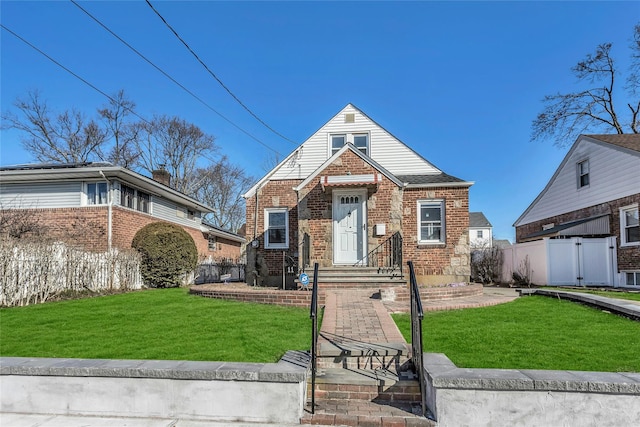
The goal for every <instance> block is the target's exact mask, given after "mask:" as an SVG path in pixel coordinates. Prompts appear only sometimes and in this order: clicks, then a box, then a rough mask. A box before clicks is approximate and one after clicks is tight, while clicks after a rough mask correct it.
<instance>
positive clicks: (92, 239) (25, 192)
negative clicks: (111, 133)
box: [0, 163, 244, 259]
mask: <svg viewBox="0 0 640 427" xmlns="http://www.w3.org/2000/svg"><path fill="white" fill-rule="evenodd" d="M153 175H154V177H153V179H151V178H148V177H146V176H143V175H140V174H138V173H136V172H133V171H130V170H128V169H125V168H122V167H119V166H113V165H111V164H110V163H75V164H30V165H17V166H7V167H0V209H1V210H3V211H6V212H8V211H9V210H10V211H11V212H13V213H16V212H23V213H24V215H25V217H26V218H28V219H29V221H30V222H31V223H32V224H35V225H37V227H38V228H39V232H40V234H41V235H43V236H44V237H45V238H47V239H56V240H63V241H66V242H72V243H74V244H78V245H80V246H82V247H84V248H85V249H88V250H91V251H96V252H101V251H106V250H107V249H109V248H112V247H113V248H131V242H132V240H133V237H134V236H135V234H136V233H137V232H138V230H140V229H141V228H142V227H144V226H145V225H147V224H149V223H152V222H156V221H165V222H171V223H174V224H177V225H179V226H181V227H182V228H183V229H184V230H185V231H187V232H188V233H189V234H190V235H191V237H193V240H194V241H195V243H196V246H197V248H198V253H199V255H200V257H201V258H204V257H212V258H218V257H226V258H234V259H237V258H238V257H239V256H240V248H241V246H242V244H243V243H244V238H242V237H240V236H238V235H235V234H233V233H229V232H226V231H222V230H220V229H218V228H216V227H213V226H211V225H208V224H205V223H203V222H202V218H203V216H204V215H205V214H207V213H209V212H211V208H210V207H208V206H206V205H204V204H202V203H200V202H198V201H197V200H194V199H192V198H191V197H188V196H186V195H184V194H182V193H180V192H178V191H176V190H174V189H172V188H170V187H169V186H168V184H169V178H170V176H169V173H168V172H167V171H165V170H158V171H155V172H154V174H153ZM5 216H6V215H5Z"/></svg>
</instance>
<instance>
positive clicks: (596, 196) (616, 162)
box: [516, 140, 640, 225]
mask: <svg viewBox="0 0 640 427" xmlns="http://www.w3.org/2000/svg"><path fill="white" fill-rule="evenodd" d="M585 159H589V186H588V187H583V188H580V189H578V186H577V175H576V164H577V163H578V162H580V161H582V160H585ZM638 193H640V156H637V155H632V154H628V153H626V152H624V151H621V150H618V149H615V148H611V147H609V146H605V145H600V144H595V143H593V142H590V141H587V140H582V141H581V142H580V143H579V144H578V145H577V146H576V147H575V149H574V150H573V152H572V153H571V154H570V155H569V156H568V157H567V159H566V161H565V162H564V163H563V164H562V165H561V169H559V170H558V173H557V175H556V177H555V179H554V180H553V181H552V182H551V183H550V185H549V187H548V188H547V189H546V192H544V194H543V195H542V196H541V197H540V199H538V200H537V201H536V202H534V204H533V205H532V206H531V208H530V209H529V211H528V212H527V213H526V215H524V216H523V217H522V218H521V219H520V220H519V221H518V222H517V223H516V225H524V224H528V223H530V222H534V221H539V220H541V219H544V218H549V217H552V216H555V215H560V214H563V213H566V212H571V211H574V210H578V209H582V208H586V207H589V206H594V205H597V204H600V203H604V202H607V201H610V200H615V199H619V198H622V197H627V196H630V195H633V194H638Z"/></svg>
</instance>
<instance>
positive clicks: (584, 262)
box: [514, 134, 640, 286]
mask: <svg viewBox="0 0 640 427" xmlns="http://www.w3.org/2000/svg"><path fill="white" fill-rule="evenodd" d="M639 205H640V135H637V134H635V135H634V134H629V135H617V134H616V135H581V136H580V137H578V139H577V140H576V142H575V143H574V144H573V146H572V147H571V149H570V150H569V152H568V153H567V155H566V156H565V158H564V160H563V161H562V163H561V164H560V166H559V167H558V169H557V170H556V172H555V173H554V174H553V176H552V177H551V180H550V181H549V183H548V184H547V185H546V187H545V188H544V190H542V192H541V193H540V194H539V195H538V197H536V199H535V200H534V201H533V203H531V205H530V206H529V207H528V208H527V209H526V210H525V211H524V213H523V214H522V215H521V216H520V218H518V220H517V221H516V222H515V223H514V226H515V227H516V242H517V243H523V242H533V241H536V240H540V239H544V240H545V241H546V244H547V248H548V249H547V259H549V260H551V261H553V260H557V259H564V258H565V257H569V256H570V257H571V258H567V259H571V260H572V261H571V262H570V263H567V262H565V263H564V264H565V266H564V267H562V266H558V268H557V269H561V268H567V269H569V268H573V272H571V271H568V270H567V272H566V274H565V276H566V279H563V280H561V279H553V277H552V276H553V275H554V274H556V272H557V271H558V270H557V269H553V268H550V269H549V271H548V275H547V277H550V278H552V280H550V281H549V280H547V282H548V283H550V284H554V283H553V282H556V283H558V284H571V282H573V283H575V284H585V283H586V284H590V283H594V284H595V283H603V284H608V285H613V286H618V285H620V286H640V223H639V220H638V207H639ZM563 239H565V240H566V239H574V241H575V244H573V245H569V246H566V248H565V249H561V246H562V244H563V243H565V242H563ZM598 239H599V240H598ZM599 242H602V243H599ZM516 246H518V245H516ZM554 248H557V249H554ZM553 251H555V252H553ZM574 266H575V267H574ZM590 269H591V270H593V271H590ZM607 271H608V272H609V273H607V274H605V272H607ZM570 273H573V279H571V277H570ZM590 274H591V275H594V277H595V276H597V275H598V274H602V275H603V276H602V277H601V278H599V279H598V278H594V279H593V281H590V279H589V275H590ZM558 275H560V273H558Z"/></svg>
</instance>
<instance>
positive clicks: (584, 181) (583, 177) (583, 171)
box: [578, 159, 589, 188]
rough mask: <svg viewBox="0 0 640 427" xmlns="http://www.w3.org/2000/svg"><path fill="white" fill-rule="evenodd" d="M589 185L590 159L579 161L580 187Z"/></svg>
mask: <svg viewBox="0 0 640 427" xmlns="http://www.w3.org/2000/svg"><path fill="white" fill-rule="evenodd" d="M588 185H589V159H587V160H583V161H581V162H579V163H578V188H582V187H586V186H588Z"/></svg>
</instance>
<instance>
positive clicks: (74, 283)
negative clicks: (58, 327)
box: [0, 241, 142, 307]
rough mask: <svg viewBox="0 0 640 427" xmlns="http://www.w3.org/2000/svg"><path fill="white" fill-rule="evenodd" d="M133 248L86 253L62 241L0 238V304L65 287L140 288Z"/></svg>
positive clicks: (32, 299) (37, 299)
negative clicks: (49, 241) (46, 242)
mask: <svg viewBox="0 0 640 427" xmlns="http://www.w3.org/2000/svg"><path fill="white" fill-rule="evenodd" d="M141 287H142V277H141V276H140V257H139V256H138V255H137V253H135V252H133V251H119V250H112V251H111V252H105V253H89V252H84V251H81V250H78V249H74V248H70V247H68V246H65V245H64V244H59V243H57V244H42V243H22V242H15V241H0V306H2V307H11V306H23V305H28V304H37V303H41V302H44V301H46V300H47V299H50V298H51V297H53V296H55V295H58V294H60V293H63V292H67V291H71V292H73V291H76V292H77V291H92V292H99V291H104V290H128V289H140V288H141Z"/></svg>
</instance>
